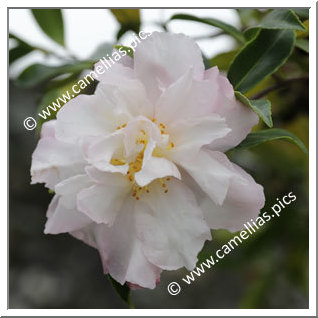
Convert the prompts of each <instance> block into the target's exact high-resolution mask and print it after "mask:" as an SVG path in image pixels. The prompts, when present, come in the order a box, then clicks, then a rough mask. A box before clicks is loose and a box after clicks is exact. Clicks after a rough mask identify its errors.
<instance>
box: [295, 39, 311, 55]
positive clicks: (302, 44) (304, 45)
mask: <svg viewBox="0 0 318 318" xmlns="http://www.w3.org/2000/svg"><path fill="white" fill-rule="evenodd" d="M295 46H296V47H298V48H299V49H301V50H303V51H305V52H307V53H309V41H308V40H307V39H302V38H299V39H296V44H295Z"/></svg>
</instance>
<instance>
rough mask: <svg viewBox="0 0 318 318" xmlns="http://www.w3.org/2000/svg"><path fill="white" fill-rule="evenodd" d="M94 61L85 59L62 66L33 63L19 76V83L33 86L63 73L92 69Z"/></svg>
mask: <svg viewBox="0 0 318 318" xmlns="http://www.w3.org/2000/svg"><path fill="white" fill-rule="evenodd" d="M92 66H93V62H90V61H83V62H78V63H72V64H64V65H61V66H47V65H44V64H33V65H30V66H29V67H27V68H26V69H25V70H24V71H23V72H22V73H21V74H20V75H19V77H18V79H17V83H18V84H19V85H21V86H25V87H32V86H35V85H38V84H40V83H41V82H44V81H46V80H49V79H52V78H54V77H56V76H59V75H62V74H73V73H79V72H81V71H83V70H84V69H90V68H91V67H92Z"/></svg>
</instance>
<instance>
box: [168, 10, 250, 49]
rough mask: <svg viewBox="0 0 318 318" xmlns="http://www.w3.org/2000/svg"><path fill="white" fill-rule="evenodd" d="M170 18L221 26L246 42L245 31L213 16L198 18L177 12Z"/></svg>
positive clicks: (220, 27) (239, 39)
mask: <svg viewBox="0 0 318 318" xmlns="http://www.w3.org/2000/svg"><path fill="white" fill-rule="evenodd" d="M170 20H187V21H195V22H200V23H204V24H208V25H211V26H213V27H216V28H219V29H221V30H223V31H224V32H225V33H227V34H229V35H231V36H233V37H234V38H235V39H236V40H238V41H239V42H242V43H244V42H245V38H244V35H243V33H242V32H241V31H240V30H238V29H237V28H235V27H234V26H232V25H230V24H227V23H224V22H222V21H220V20H217V19H212V18H198V17H196V16H193V15H190V14H175V15H173V16H172V17H171V19H170Z"/></svg>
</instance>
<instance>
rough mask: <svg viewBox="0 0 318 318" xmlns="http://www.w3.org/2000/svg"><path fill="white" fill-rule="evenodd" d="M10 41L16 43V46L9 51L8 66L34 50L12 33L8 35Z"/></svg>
mask: <svg viewBox="0 0 318 318" xmlns="http://www.w3.org/2000/svg"><path fill="white" fill-rule="evenodd" d="M9 38H10V39H14V40H15V41H16V42H17V46H16V47H14V48H12V49H11V50H10V51H9V64H11V63H13V62H14V61H16V60H17V59H19V58H21V57H23V56H25V55H27V54H29V53H30V52H32V51H33V50H34V47H33V46H31V45H29V44H28V43H26V42H25V41H23V40H22V39H20V38H19V37H17V36H16V35H13V34H12V33H10V34H9Z"/></svg>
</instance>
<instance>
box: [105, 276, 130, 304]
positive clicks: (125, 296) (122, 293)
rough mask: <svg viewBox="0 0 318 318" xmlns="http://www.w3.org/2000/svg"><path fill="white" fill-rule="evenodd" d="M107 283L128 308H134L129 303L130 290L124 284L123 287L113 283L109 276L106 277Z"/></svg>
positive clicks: (115, 282)
mask: <svg viewBox="0 0 318 318" xmlns="http://www.w3.org/2000/svg"><path fill="white" fill-rule="evenodd" d="M107 277H108V279H109V281H110V282H111V284H112V285H113V287H114V288H115V290H116V292H117V294H118V295H119V297H120V298H121V299H122V300H123V301H124V302H125V303H126V304H127V305H128V306H129V308H134V306H133V304H132V302H131V295H130V288H129V287H128V286H127V284H126V283H125V284H124V285H121V284H119V283H118V282H117V281H115V280H114V279H113V278H112V277H111V276H110V275H107Z"/></svg>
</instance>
